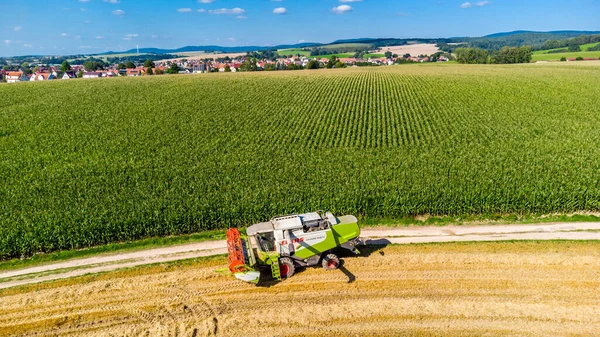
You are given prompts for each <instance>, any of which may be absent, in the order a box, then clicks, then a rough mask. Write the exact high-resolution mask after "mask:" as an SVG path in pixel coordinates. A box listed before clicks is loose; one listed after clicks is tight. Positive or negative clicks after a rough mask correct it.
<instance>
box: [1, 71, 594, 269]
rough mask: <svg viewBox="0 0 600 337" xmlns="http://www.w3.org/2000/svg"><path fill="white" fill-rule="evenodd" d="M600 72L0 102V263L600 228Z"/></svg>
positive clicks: (253, 76)
mask: <svg viewBox="0 0 600 337" xmlns="http://www.w3.org/2000/svg"><path fill="white" fill-rule="evenodd" d="M599 102H600V67H598V66H576V65H536V64H531V65H513V66H469V65H437V64H430V65H409V66H393V67H380V68H368V69H367V68H359V69H340V70H317V71H297V72H262V73H242V74H240V73H238V74H202V75H190V76H155V77H144V78H117V79H99V80H70V81H52V82H46V83H19V84H4V85H0V258H3V259H5V258H10V257H18V256H29V255H31V254H34V253H36V252H49V251H55V250H60V249H73V248H82V247H89V246H94V245H100V244H105V243H111V242H118V241H125V240H134V239H140V238H145V237H153V236H165V235H174V234H181V233H191V232H197V231H202V230H208V229H215V228H227V227H230V226H244V225H249V224H252V223H253V222H256V221H264V220H267V219H269V218H271V217H272V216H275V215H282V214H288V213H297V212H307V211H314V210H317V209H322V210H328V211H332V212H334V213H335V214H340V215H341V214H355V215H357V216H364V217H403V216H410V215H419V214H434V215H456V216H461V215H474V214H475V215H477V214H484V215H485V214H499V213H500V214H512V213H536V214H537V213H542V214H543V213H552V212H572V211H581V210H596V211H597V210H600V104H599Z"/></svg>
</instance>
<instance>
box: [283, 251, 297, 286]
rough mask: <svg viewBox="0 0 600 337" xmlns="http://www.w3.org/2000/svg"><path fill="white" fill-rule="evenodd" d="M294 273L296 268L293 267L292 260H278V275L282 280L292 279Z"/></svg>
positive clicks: (286, 258)
mask: <svg viewBox="0 0 600 337" xmlns="http://www.w3.org/2000/svg"><path fill="white" fill-rule="evenodd" d="M295 271H296V267H295V266H294V262H293V261H292V259H290V258H288V257H284V258H281V259H279V274H280V275H281V279H282V280H284V279H286V278H290V277H292V275H294V272H295Z"/></svg>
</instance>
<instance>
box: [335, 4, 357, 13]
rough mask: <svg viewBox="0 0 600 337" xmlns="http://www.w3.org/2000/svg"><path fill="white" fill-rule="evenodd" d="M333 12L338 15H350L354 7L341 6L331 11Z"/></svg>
mask: <svg viewBox="0 0 600 337" xmlns="http://www.w3.org/2000/svg"><path fill="white" fill-rule="evenodd" d="M331 11H332V12H334V13H336V14H344V13H348V12H351V11H352V7H350V6H348V5H341V6H337V7H333V8H332V9H331Z"/></svg>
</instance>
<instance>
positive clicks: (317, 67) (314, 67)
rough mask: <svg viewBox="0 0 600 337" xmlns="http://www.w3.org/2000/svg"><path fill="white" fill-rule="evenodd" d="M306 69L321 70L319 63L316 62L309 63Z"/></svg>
mask: <svg viewBox="0 0 600 337" xmlns="http://www.w3.org/2000/svg"><path fill="white" fill-rule="evenodd" d="M306 69H319V62H318V61H316V60H310V61H308V64H307V65H306Z"/></svg>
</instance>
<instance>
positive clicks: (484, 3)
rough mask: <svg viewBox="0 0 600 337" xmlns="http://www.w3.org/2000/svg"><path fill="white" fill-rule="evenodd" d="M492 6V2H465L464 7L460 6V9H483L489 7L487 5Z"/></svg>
mask: <svg viewBox="0 0 600 337" xmlns="http://www.w3.org/2000/svg"><path fill="white" fill-rule="evenodd" d="M490 4H491V2H490V1H479V2H476V3H470V2H465V3H463V4H462V5H460V8H471V7H473V6H477V7H483V6H487V5H490Z"/></svg>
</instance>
